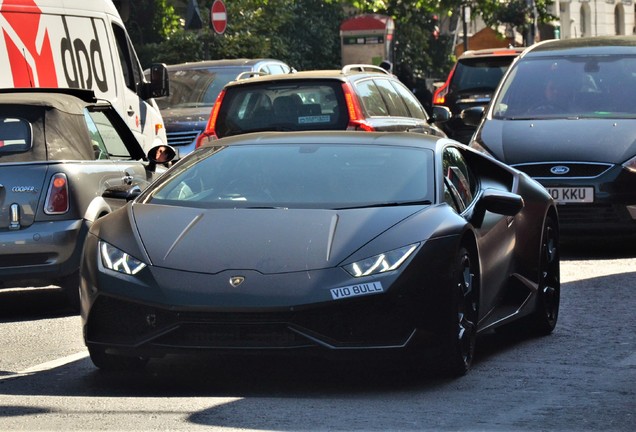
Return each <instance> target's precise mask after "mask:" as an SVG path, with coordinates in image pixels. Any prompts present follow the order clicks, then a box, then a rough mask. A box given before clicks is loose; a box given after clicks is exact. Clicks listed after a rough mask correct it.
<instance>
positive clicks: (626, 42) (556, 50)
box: [522, 36, 636, 57]
mask: <svg viewBox="0 0 636 432" xmlns="http://www.w3.org/2000/svg"><path fill="white" fill-rule="evenodd" d="M586 54H636V38H634V37H633V36H594V37H584V38H574V39H550V40H546V41H543V42H538V43H536V44H535V45H532V46H530V47H529V48H528V49H527V50H526V52H524V53H523V55H522V57H551V56H562V55H586Z"/></svg>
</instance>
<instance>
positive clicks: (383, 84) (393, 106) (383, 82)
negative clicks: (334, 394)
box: [374, 79, 409, 117]
mask: <svg viewBox="0 0 636 432" xmlns="http://www.w3.org/2000/svg"><path fill="white" fill-rule="evenodd" d="M374 81H375V83H376V85H377V86H378V88H379V89H380V94H381V95H382V98H383V99H384V102H385V103H386V106H387V107H388V109H389V115H391V116H395V117H409V111H408V109H406V105H404V101H403V100H402V98H401V97H400V95H399V94H398V92H397V91H396V90H395V88H393V86H392V85H391V82H390V81H389V80H388V79H376V80H374Z"/></svg>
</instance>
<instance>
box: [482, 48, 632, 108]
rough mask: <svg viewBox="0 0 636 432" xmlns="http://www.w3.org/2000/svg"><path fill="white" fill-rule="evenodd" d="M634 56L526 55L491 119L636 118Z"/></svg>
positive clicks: (509, 78)
mask: <svg viewBox="0 0 636 432" xmlns="http://www.w3.org/2000/svg"><path fill="white" fill-rule="evenodd" d="M635 100H636V57H635V56H625V55H620V56H614V55H594V56H569V57H559V58H541V59H532V58H525V59H523V60H522V61H520V62H518V63H517V64H516V65H515V66H514V69H513V70H512V71H511V73H510V75H509V76H508V77H507V79H506V81H505V83H504V84H503V86H502V89H501V92H500V94H499V95H498V97H497V99H496V100H495V102H494V105H493V107H494V111H493V118H499V119H512V120H515V119H534V118H564V117H568V118H569V117H592V118H604V117H612V118H616V117H618V118H622V117H624V118H634V117H636V104H635V103H634V101H635Z"/></svg>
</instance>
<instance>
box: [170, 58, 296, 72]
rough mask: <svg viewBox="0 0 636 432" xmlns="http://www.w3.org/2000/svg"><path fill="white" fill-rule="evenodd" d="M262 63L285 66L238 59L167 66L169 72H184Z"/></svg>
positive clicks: (270, 60) (266, 60)
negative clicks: (183, 70) (185, 70)
mask: <svg viewBox="0 0 636 432" xmlns="http://www.w3.org/2000/svg"><path fill="white" fill-rule="evenodd" d="M260 63H278V64H285V65H286V63H285V62H283V61H281V60H276V59H271V58H254V59H248V58H238V59H221V60H202V61H197V62H185V63H177V64H171V65H167V66H166V67H167V68H168V70H174V69H178V70H182V69H202V68H214V67H245V68H251V67H254V66H256V65H258V64H260Z"/></svg>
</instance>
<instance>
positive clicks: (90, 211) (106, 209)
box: [84, 196, 113, 224]
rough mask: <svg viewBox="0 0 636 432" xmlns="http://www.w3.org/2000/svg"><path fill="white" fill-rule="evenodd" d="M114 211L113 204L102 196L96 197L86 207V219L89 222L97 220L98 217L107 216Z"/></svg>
mask: <svg viewBox="0 0 636 432" xmlns="http://www.w3.org/2000/svg"><path fill="white" fill-rule="evenodd" d="M112 211H113V208H112V207H111V205H110V204H109V203H108V202H107V201H106V200H105V199H104V198H102V197H101V196H98V197H95V198H94V199H93V200H92V201H91V202H90V204H89V205H88V206H87V207H86V211H85V212H84V220H86V221H87V222H88V223H89V224H92V223H93V222H95V221H96V220H97V219H98V218H100V217H102V216H105V215H107V214H109V213H111V212H112Z"/></svg>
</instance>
